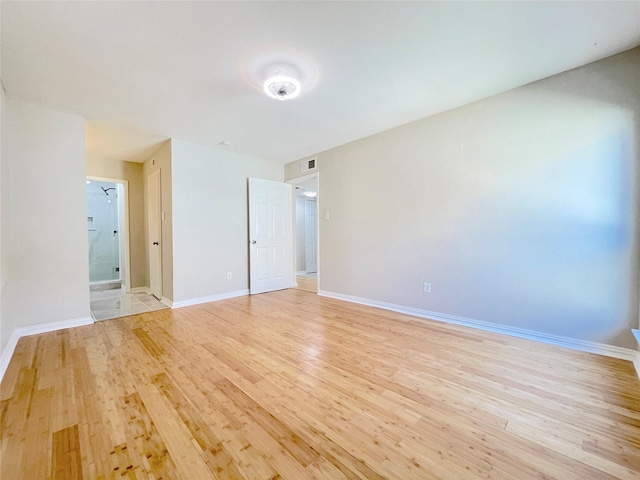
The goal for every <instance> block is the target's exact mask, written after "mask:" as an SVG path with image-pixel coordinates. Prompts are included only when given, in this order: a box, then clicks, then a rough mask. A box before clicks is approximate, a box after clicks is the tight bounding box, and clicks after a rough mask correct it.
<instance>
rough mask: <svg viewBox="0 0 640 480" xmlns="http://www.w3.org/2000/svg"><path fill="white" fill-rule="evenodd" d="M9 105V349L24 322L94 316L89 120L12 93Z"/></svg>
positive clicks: (5, 226)
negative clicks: (87, 156) (88, 200)
mask: <svg viewBox="0 0 640 480" xmlns="http://www.w3.org/2000/svg"><path fill="white" fill-rule="evenodd" d="M5 107H6V111H4V112H3V113H4V114H5V117H4V118H3V124H2V127H3V137H4V135H5V134H6V141H7V145H6V150H5V149H4V148H3V156H2V167H3V168H2V170H3V176H2V180H3V184H2V276H3V285H2V346H3V348H4V347H5V346H6V341H7V338H8V337H9V336H10V335H11V333H12V332H13V330H15V329H17V328H21V327H29V326H35V325H39V324H43V323H49V322H60V321H67V320H77V319H80V318H87V317H89V315H90V312H89V289H88V284H89V266H88V260H87V259H88V247H87V232H86V228H87V227H86V222H87V218H86V217H87V210H86V195H85V186H86V184H85V160H84V155H85V152H84V119H83V118H81V117H78V116H75V115H69V114H64V113H59V112H54V111H52V110H48V109H44V108H41V107H38V106H35V105H30V104H26V103H22V102H19V101H15V100H12V99H9V100H8V101H7V102H6V105H5ZM5 130H6V132H5ZM3 147H4V146H3Z"/></svg>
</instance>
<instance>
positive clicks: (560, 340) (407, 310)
mask: <svg viewBox="0 0 640 480" xmlns="http://www.w3.org/2000/svg"><path fill="white" fill-rule="evenodd" d="M318 295H320V296H323V297H329V298H335V299H337V300H344V301H347V302H352V303H359V304H361V305H367V306H369V307H377V308H382V309H384V310H391V311H393V312H398V313H404V314H407V315H412V316H414V317H418V318H425V319H429V320H437V321H439V322H445V323H451V324H454V325H462V326H465V327H471V328H477V329H479V330H485V331H487V332H494V333H501V334H504V335H510V336H512V337H518V338H524V339H527V340H533V341H536V342H540V343H546V344H549V345H556V346H559V347H565V348H570V349H573V350H579V351H582V352H588V353H596V354H598V355H604V356H607V357H613V358H619V359H622V360H629V361H631V362H634V363H635V366H636V370H637V371H640V370H638V368H639V365H638V363H640V360H639V359H638V352H636V351H635V350H631V349H629V348H623V347H616V346H614V345H606V344H604V343H597V342H590V341H588V340H580V339H577V338H569V337H561V336H559V335H551V334H548V333H542V332H536V331H533V330H526V329H524V328H517V327H509V326H507V325H500V324H497V323H491V322H484V321H482V320H474V319H472V318H466V317H458V316H455V315H448V314H445V313H438V312H431V311H429V310H422V309H419V308H413V307H406V306H403V305H397V304H393V303H386V302H379V301H377V300H369V299H367V298H360V297H354V296H351V295H343V294H341V293H335V292H327V291H325V290H319V291H318Z"/></svg>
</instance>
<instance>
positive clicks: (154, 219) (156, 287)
mask: <svg viewBox="0 0 640 480" xmlns="http://www.w3.org/2000/svg"><path fill="white" fill-rule="evenodd" d="M147 195H148V198H147V212H148V214H149V245H148V249H149V288H150V289H151V294H152V295H153V296H154V297H156V298H158V299H161V298H162V244H161V243H160V239H161V237H162V223H161V222H162V218H161V215H162V196H161V187H160V170H156V171H155V172H153V173H151V174H150V175H149V177H148V181H147Z"/></svg>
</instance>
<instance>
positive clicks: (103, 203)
mask: <svg viewBox="0 0 640 480" xmlns="http://www.w3.org/2000/svg"><path fill="white" fill-rule="evenodd" d="M125 216H126V208H125V186H124V184H123V183H122V182H118V181H112V180H107V179H98V178H87V231H88V241H89V282H90V285H91V287H92V288H93V289H94V290H96V289H100V288H98V287H102V288H103V289H116V288H124V289H127V288H128V286H129V281H128V280H129V275H128V273H129V266H128V251H127V250H128V235H127V228H126V226H127V223H126V222H125V218H124V217H125Z"/></svg>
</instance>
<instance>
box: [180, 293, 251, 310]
mask: <svg viewBox="0 0 640 480" xmlns="http://www.w3.org/2000/svg"><path fill="white" fill-rule="evenodd" d="M244 295H249V290H238V291H236V292H229V293H221V294H220V295H210V296H208V297H200V298H191V299H189V300H181V301H179V302H173V303H172V306H171V308H182V307H188V306H191V305H198V304H200V303H209V302H217V301H219V300H226V299H227V298H235V297H242V296H244Z"/></svg>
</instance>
